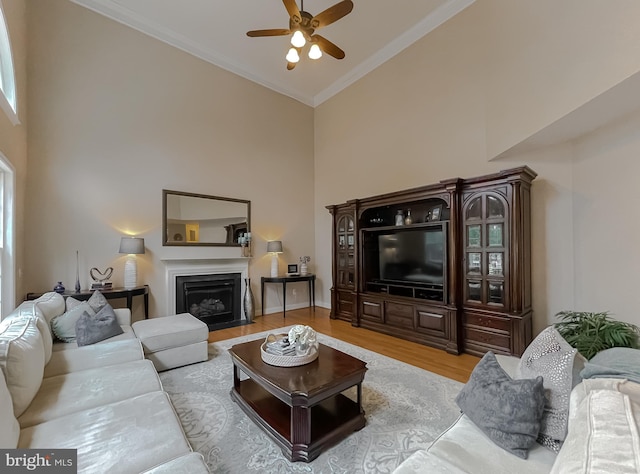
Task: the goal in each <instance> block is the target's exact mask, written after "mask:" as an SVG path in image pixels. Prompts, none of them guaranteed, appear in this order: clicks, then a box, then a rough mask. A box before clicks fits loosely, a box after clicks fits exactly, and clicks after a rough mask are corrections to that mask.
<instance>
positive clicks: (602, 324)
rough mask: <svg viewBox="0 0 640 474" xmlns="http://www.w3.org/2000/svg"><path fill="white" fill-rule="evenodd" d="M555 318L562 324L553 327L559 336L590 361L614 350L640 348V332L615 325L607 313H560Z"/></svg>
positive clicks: (623, 325) (637, 329) (619, 323)
mask: <svg viewBox="0 0 640 474" xmlns="http://www.w3.org/2000/svg"><path fill="white" fill-rule="evenodd" d="M556 317H557V318H559V319H560V322H558V323H555V325H554V326H555V327H556V329H557V330H558V332H559V333H560V335H562V337H564V339H565V340H566V341H567V342H568V343H569V344H570V345H571V346H572V347H575V348H576V349H578V352H580V354H582V355H583V356H584V357H585V358H587V359H591V358H592V357H593V356H594V355H596V354H597V353H598V352H600V351H602V350H605V349H609V348H611V347H631V348H634V349H637V348H638V336H639V335H640V328H638V326H636V325H634V324H631V323H625V322H622V321H616V320H615V319H612V318H611V317H609V313H608V312H606V311H605V312H603V313H589V312H584V311H561V312H559V313H558V314H556Z"/></svg>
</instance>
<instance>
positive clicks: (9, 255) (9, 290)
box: [0, 153, 15, 317]
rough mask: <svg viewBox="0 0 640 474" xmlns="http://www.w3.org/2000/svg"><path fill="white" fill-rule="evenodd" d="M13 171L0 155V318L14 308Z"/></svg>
mask: <svg viewBox="0 0 640 474" xmlns="http://www.w3.org/2000/svg"><path fill="white" fill-rule="evenodd" d="M14 182H15V178H14V171H13V167H12V166H11V165H10V164H9V161H8V160H7V159H6V158H5V157H4V155H2V154H1V153H0V316H1V317H4V316H6V315H7V314H8V313H9V312H10V311H11V310H12V309H13V308H14V306H15V281H14V280H15V271H14V270H15V256H14V253H15V250H14V242H15V237H14V207H15V204H14Z"/></svg>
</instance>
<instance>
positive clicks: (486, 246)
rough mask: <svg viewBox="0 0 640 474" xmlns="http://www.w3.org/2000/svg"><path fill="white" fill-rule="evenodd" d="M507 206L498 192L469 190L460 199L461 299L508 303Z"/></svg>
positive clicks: (472, 302) (476, 302)
mask: <svg viewBox="0 0 640 474" xmlns="http://www.w3.org/2000/svg"><path fill="white" fill-rule="evenodd" d="M508 213H509V208H508V205H507V201H506V200H505V199H504V197H502V196H501V195H500V194H498V193H493V192H473V193H468V194H465V197H464V201H463V216H464V218H463V231H464V256H463V259H464V272H463V273H464V283H463V288H464V303H465V305H482V306H490V307H493V308H496V309H497V308H505V307H507V306H508V301H507V295H508V294H509V293H508V288H507V286H508V284H509V274H508V273H509V262H508V260H509V251H508V249H509V229H508V222H509V215H508Z"/></svg>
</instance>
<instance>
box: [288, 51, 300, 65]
mask: <svg viewBox="0 0 640 474" xmlns="http://www.w3.org/2000/svg"><path fill="white" fill-rule="evenodd" d="M286 59H287V61H289V62H290V63H297V62H298V61H300V55H299V54H298V50H297V49H296V48H290V49H289V52H288V53H287V56H286Z"/></svg>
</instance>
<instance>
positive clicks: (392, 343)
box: [209, 308, 480, 382]
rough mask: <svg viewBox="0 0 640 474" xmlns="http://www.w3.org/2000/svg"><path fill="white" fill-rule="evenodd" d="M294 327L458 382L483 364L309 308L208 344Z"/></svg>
mask: <svg viewBox="0 0 640 474" xmlns="http://www.w3.org/2000/svg"><path fill="white" fill-rule="evenodd" d="M293 324H304V325H306V326H311V327H312V328H313V329H315V330H316V331H318V332H319V333H322V334H326V335H327V336H331V337H335V338H336V339H340V340H342V341H345V342H348V343H350V344H355V345H357V346H360V347H364V348H365V349H369V350H371V351H374V352H378V353H379V354H383V355H386V356H388V357H392V358H394V359H397V360H401V361H403V362H406V363H407V364H411V365H415V366H416V367H420V368H422V369H425V370H428V371H430V372H434V373H436V374H440V375H442V376H444V377H448V378H450V379H454V380H457V381H459V382H467V380H468V379H469V375H470V374H471V371H472V370H473V368H474V367H475V365H476V364H477V363H478V361H479V360H480V359H479V358H478V357H475V356H472V355H469V354H462V355H458V356H456V355H451V354H448V353H446V352H445V351H442V350H439V349H434V348H432V347H427V346H424V345H422V344H416V343H413V342H409V341H405V340H402V339H398V338H395V337H391V336H387V335H385V334H380V333H378V332H375V331H370V330H368V329H363V328H355V327H353V326H351V323H348V322H346V321H339V320H336V319H331V318H329V310H327V309H324V308H316V310H315V312H314V311H312V310H311V309H309V308H304V309H297V310H291V311H287V316H286V318H283V317H282V313H273V314H267V315H266V316H258V317H257V318H256V319H255V323H254V324H249V325H246V326H239V327H235V328H229V329H221V330H218V331H212V332H210V333H209V342H216V341H222V340H224V339H231V338H234V337H238V336H244V335H247V334H254V333H257V332H261V331H269V330H272V329H278V328H281V327H283V326H290V325H293Z"/></svg>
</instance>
